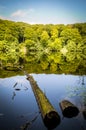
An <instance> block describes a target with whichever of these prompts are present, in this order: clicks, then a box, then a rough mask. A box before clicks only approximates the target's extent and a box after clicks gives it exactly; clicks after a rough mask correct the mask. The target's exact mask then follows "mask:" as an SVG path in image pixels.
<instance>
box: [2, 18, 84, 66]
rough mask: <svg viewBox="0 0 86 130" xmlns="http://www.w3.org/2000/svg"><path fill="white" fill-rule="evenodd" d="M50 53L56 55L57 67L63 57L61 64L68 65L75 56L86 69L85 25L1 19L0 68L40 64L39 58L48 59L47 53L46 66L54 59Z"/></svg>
mask: <svg viewBox="0 0 86 130" xmlns="http://www.w3.org/2000/svg"><path fill="white" fill-rule="evenodd" d="M33 52H36V55H35V57H33V55H32V56H30V55H29V54H30V53H33ZM52 52H54V53H55V52H56V53H57V54H58V55H57V54H56V55H57V58H56V59H55V60H56V61H55V62H56V63H57V64H59V59H61V60H62V56H64V62H65V61H66V62H69V61H72V59H73V58H74V56H73V55H74V54H77V57H76V56H75V59H76V62H78V61H79V60H81V62H83V61H84V67H86V66H85V65H86V64H85V63H86V62H85V61H86V23H75V24H68V25H63V24H57V25H53V24H46V25H43V24H34V25H31V24H27V23H23V22H14V21H8V20H2V19H0V68H2V66H5V65H10V64H12V65H13V66H14V65H21V63H23V62H24V63H25V62H26V63H27V62H31V61H32V60H33V61H35V62H36V61H37V62H39V63H40V62H43V61H41V60H40V57H43V56H46V58H47V54H48V63H49V62H51V60H52V59H53V56H49V54H52ZM78 53H79V54H81V55H78ZM52 55H53V54H52ZM59 57H61V58H59ZM34 58H35V59H34ZM46 58H45V61H44V62H46ZM52 64H53V63H52ZM43 67H44V64H43Z"/></svg>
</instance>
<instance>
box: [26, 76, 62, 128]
mask: <svg viewBox="0 0 86 130" xmlns="http://www.w3.org/2000/svg"><path fill="white" fill-rule="evenodd" d="M27 80H29V81H30V84H31V87H32V90H33V93H34V95H35V98H36V101H37V103H38V106H39V109H40V112H41V115H42V119H43V122H44V124H45V126H46V127H47V128H49V129H53V128H55V127H56V126H57V125H58V124H59V123H60V116H59V115H58V113H57V112H56V110H55V109H54V108H53V106H52V105H51V103H50V102H49V100H48V99H47V97H46V96H45V94H44V93H43V92H42V90H41V89H40V88H39V87H38V85H37V83H36V81H35V80H34V78H33V77H32V76H31V75H29V74H28V76H27Z"/></svg>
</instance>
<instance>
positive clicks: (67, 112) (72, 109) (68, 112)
mask: <svg viewBox="0 0 86 130" xmlns="http://www.w3.org/2000/svg"><path fill="white" fill-rule="evenodd" d="M60 107H61V110H62V113H63V116H64V117H68V118H72V117H75V116H77V115H78V113H79V110H78V108H77V107H76V106H75V105H74V104H72V103H71V102H69V101H68V100H63V101H61V102H60Z"/></svg>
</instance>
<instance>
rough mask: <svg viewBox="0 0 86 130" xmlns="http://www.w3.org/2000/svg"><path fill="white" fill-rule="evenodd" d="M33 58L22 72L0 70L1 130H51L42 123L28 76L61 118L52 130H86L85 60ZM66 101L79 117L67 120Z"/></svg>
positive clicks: (55, 56)
mask: <svg viewBox="0 0 86 130" xmlns="http://www.w3.org/2000/svg"><path fill="white" fill-rule="evenodd" d="M33 57H34V56H33V55H32V57H31V56H30V58H29V60H30V59H32V58H33ZM59 57H60V58H59ZM71 57H72V54H71ZM78 57H79V56H78ZM34 58H35V57H34ZM34 58H33V60H32V61H30V62H28V63H27V64H24V65H23V67H24V68H23V69H20V70H12V69H10V67H9V66H7V67H5V69H4V70H3V69H2V70H0V130H37V129H38V130H47V129H48V130H49V128H47V127H46V126H45V124H44V122H43V118H42V115H41V112H40V109H39V106H38V104H37V100H36V98H35V95H34V92H33V90H32V87H31V84H30V81H29V80H27V76H26V75H27V73H28V74H30V75H31V76H33V78H34V80H35V81H36V83H37V84H38V86H39V88H40V89H41V90H42V92H43V93H44V95H46V97H47V99H48V100H49V102H50V103H51V104H52V106H53V108H54V109H55V111H56V112H57V113H58V114H59V116H60V123H59V124H58V125H57V126H55V127H54V128H52V129H54V130H64V129H69V130H72V129H73V130H76V129H78V130H86V115H83V110H84V109H86V64H85V63H86V60H85V59H84V58H81V60H80V57H79V59H78V60H77V59H76V57H75V59H74V58H73V57H72V60H71V59H70V61H69V58H68V61H67V58H65V57H64V58H63V57H62V55H58V54H54V55H53V54H52V56H50V55H49V56H46V55H42V59H41V60H37V59H34ZM76 61H77V62H76ZM82 61H83V62H82ZM21 70H23V71H21ZM63 100H68V101H70V102H71V103H72V104H74V106H76V107H77V109H78V110H79V113H77V115H75V116H72V117H71V118H69V117H66V116H64V115H63V113H62V109H61V106H60V103H61V102H62V101H63ZM69 114H70V113H69ZM85 114H86V113H85Z"/></svg>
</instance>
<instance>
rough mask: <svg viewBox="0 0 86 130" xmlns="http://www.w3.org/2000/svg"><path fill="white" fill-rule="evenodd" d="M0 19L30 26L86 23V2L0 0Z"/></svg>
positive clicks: (84, 0)
mask: <svg viewBox="0 0 86 130" xmlns="http://www.w3.org/2000/svg"><path fill="white" fill-rule="evenodd" d="M0 18H1V19H7V20H12V21H21V22H26V23H29V24H73V23H82V22H86V0H0Z"/></svg>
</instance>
